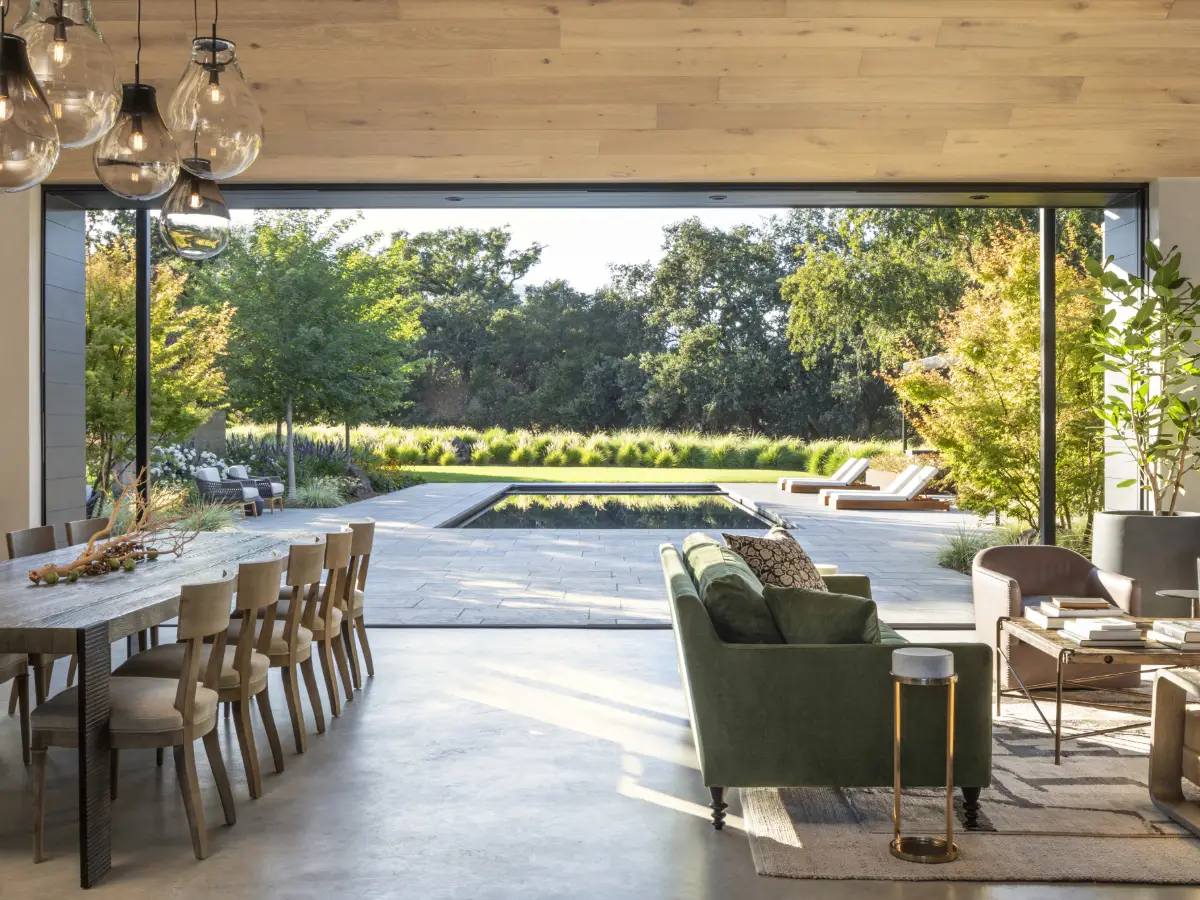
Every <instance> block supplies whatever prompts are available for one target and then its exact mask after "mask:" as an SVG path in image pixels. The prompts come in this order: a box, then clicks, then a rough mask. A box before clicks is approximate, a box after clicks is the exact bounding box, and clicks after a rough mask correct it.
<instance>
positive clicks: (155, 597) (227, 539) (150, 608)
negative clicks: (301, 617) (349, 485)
mask: <svg viewBox="0 0 1200 900" xmlns="http://www.w3.org/2000/svg"><path fill="white" fill-rule="evenodd" d="M319 539H320V538H319V536H316V535H313V534H299V533H297V534H291V533H279V532H276V533H269V534H264V533H250V532H239V531H229V532H202V533H201V534H199V535H197V536H196V538H195V539H194V540H192V541H191V542H190V543H188V544H186V546H184V547H183V550H182V552H181V553H180V554H179V555H160V556H159V557H158V558H157V559H155V560H145V561H143V562H141V563H139V564H138V565H137V566H136V567H135V568H134V569H133V571H131V572H126V571H124V570H118V571H114V572H109V573H106V574H103V575H94V576H83V577H81V578H80V579H79V580H78V581H75V582H68V581H67V580H66V579H63V580H60V581H59V583H58V584H54V585H48V584H45V583H41V584H34V583H33V582H32V581H31V580H30V578H29V572H30V570H32V569H37V568H40V567H42V566H45V565H46V564H48V563H51V562H53V563H58V564H60V565H66V564H69V563H70V562H72V561H73V560H74V559H76V558H77V557H78V555H79V553H80V551H81V550H82V549H83V548H82V546H75V547H65V548H62V549H60V550H55V551H53V552H50V553H42V554H39V555H37V556H27V557H23V558H20V559H15V560H8V561H4V562H0V653H25V654H29V655H31V656H37V655H45V654H50V655H65V654H72V653H73V654H75V655H76V657H77V672H78V678H79V685H78V688H77V690H78V691H79V883H80V885H81V886H82V887H84V888H90V887H92V886H93V885H95V884H96V883H97V882H98V881H99V880H100V879H101V878H103V877H104V875H105V874H106V873H107V872H108V871H109V870H110V869H111V868H112V819H111V809H110V803H109V739H108V726H109V714H110V706H109V691H108V688H109V685H108V679H109V674H110V673H111V671H112V654H111V647H112V645H113V643H115V642H117V641H119V640H121V639H122V638H125V637H129V636H130V635H134V634H138V633H140V632H142V631H144V630H145V629H148V628H151V627H153V626H156V625H162V624H163V623H166V622H169V621H170V620H171V619H174V618H175V617H176V616H177V615H178V614H179V588H180V586H181V585H184V584H195V583H201V582H205V581H213V580H216V579H218V578H221V577H223V574H224V573H228V574H229V575H235V574H236V572H237V566H238V564H239V563H241V562H244V561H250V560H256V559H264V558H267V557H269V556H271V554H272V553H273V552H275V553H286V551H287V547H288V545H289V544H291V543H295V542H296V541H298V540H319Z"/></svg>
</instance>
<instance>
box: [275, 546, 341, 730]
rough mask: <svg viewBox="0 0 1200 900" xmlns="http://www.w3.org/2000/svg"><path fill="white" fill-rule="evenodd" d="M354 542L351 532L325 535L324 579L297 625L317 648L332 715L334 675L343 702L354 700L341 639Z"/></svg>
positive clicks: (336, 704)
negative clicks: (352, 544)
mask: <svg viewBox="0 0 1200 900" xmlns="http://www.w3.org/2000/svg"><path fill="white" fill-rule="evenodd" d="M353 540H354V533H353V532H351V531H349V530H346V531H335V532H331V533H329V534H326V535H325V560H324V562H323V563H322V566H323V568H324V569H325V578H324V580H323V582H322V583H321V584H316V585H313V586H312V587H310V588H309V591H308V596H307V597H306V598H305V603H304V612H303V615H302V616H301V619H300V624H301V625H302V626H304V627H305V628H307V629H308V630H309V631H310V632H312V639H313V643H315V644H316V645H317V656H318V657H319V659H320V660H321V673H322V674H323V675H324V676H325V689H326V691H327V692H328V694H329V711H330V713H332V714H333V715H334V716H340V715H341V714H342V701H341V697H340V696H339V692H338V686H337V678H338V675H337V673H340V674H341V679H342V685H343V687H344V688H345V691H346V700H347V701H350V700H353V699H354V683H353V682H352V681H351V679H350V667H349V664H348V662H347V659H346V646H345V644H344V643H343V642H342V640H341V635H342V621H343V620H344V619H345V611H344V609H343V608H342V604H343V592H344V590H345V584H346V573H347V570H348V568H349V566H350V545H351V543H352V542H353ZM289 602H292V601H289ZM289 612H290V610H289ZM335 638H336V640H335ZM335 669H336V671H335Z"/></svg>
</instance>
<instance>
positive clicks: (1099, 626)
mask: <svg viewBox="0 0 1200 900" xmlns="http://www.w3.org/2000/svg"><path fill="white" fill-rule="evenodd" d="M1062 633H1063V637H1066V638H1070V639H1071V640H1073V641H1077V642H1078V643H1079V644H1080V646H1083V647H1128V646H1138V647H1140V646H1144V645H1145V643H1146V640H1145V637H1144V636H1143V635H1142V630H1141V629H1140V628H1138V626H1137V625H1136V624H1135V623H1134V622H1132V621H1131V620H1129V619H1121V618H1117V617H1116V616H1109V617H1106V618H1100V619H1069V620H1068V621H1067V622H1066V623H1065V624H1064V625H1063V628H1062Z"/></svg>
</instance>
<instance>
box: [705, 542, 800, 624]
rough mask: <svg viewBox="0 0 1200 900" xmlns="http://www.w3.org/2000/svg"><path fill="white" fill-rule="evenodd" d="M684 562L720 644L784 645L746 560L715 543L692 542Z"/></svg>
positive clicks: (761, 588) (760, 585)
mask: <svg viewBox="0 0 1200 900" xmlns="http://www.w3.org/2000/svg"><path fill="white" fill-rule="evenodd" d="M684 543H685V545H687V544H688V542H687V541H685V542H684ZM685 559H686V560H687V563H688V566H689V568H691V570H692V572H693V577H694V579H695V581H696V584H697V585H698V586H699V588H700V602H701V603H702V604H704V608H705V609H706V610H708V615H709V618H710V619H711V620H712V624H713V628H714V629H715V630H716V632H717V635H718V636H719V637H720V638H721V640H723V641H725V642H726V643H728V644H781V643H783V638H782V636H781V635H780V634H779V629H778V628H776V627H775V620H774V619H772V618H771V611H770V610H769V609H767V605H766V603H765V602H764V601H763V586H762V583H761V582H760V581H759V580H758V579H757V578H756V577H755V575H754V573H753V572H752V571H750V567H749V566H748V565H746V561H745V560H744V559H742V558H741V557H740V556H738V555H737V554H736V553H734V552H733V551H732V550H730V549H729V548H728V547H723V546H721V545H720V544H718V543H717V542H716V541H712V540H709V541H707V542H705V541H699V540H697V541H691V543H690V549H689V551H688V552H687V554H686V556H685Z"/></svg>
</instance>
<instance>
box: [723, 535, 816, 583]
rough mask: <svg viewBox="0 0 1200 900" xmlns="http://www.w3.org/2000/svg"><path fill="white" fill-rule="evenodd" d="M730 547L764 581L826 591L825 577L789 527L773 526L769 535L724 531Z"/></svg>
mask: <svg viewBox="0 0 1200 900" xmlns="http://www.w3.org/2000/svg"><path fill="white" fill-rule="evenodd" d="M721 536H722V537H723V538H725V543H726V544H728V545H729V549H730V550H732V551H733V552H734V553H736V554H737V555H738V556H740V557H741V558H742V559H744V560H745V561H746V564H747V565H748V566H750V569H751V571H753V572H754V574H755V575H756V576H757V577H758V580H759V581H761V582H762V583H763V584H773V585H776V586H777V587H802V588H811V589H812V590H814V591H827V590H829V587H828V586H827V585H826V584H825V579H824V578H822V577H821V573H820V572H819V571H817V567H816V566H815V565H814V564H813V561H812V560H811V559H809V558H808V554H807V553H805V552H804V548H803V547H801V546H800V544H799V543H797V542H796V539H795V538H794V537H792V536H791V534H789V533H788V531H787V529H786V528H779V527H775V528H772V529H771V530H770V531H769V532H768V533H767V536H766V537H757V536H755V535H746V534H723V535H721Z"/></svg>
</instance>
